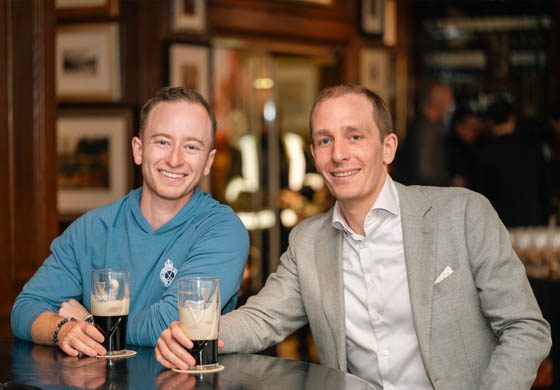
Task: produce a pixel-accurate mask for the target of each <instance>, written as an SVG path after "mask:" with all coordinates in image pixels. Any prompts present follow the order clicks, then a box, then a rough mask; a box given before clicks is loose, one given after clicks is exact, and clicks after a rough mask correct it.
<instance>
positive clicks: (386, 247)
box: [332, 175, 432, 390]
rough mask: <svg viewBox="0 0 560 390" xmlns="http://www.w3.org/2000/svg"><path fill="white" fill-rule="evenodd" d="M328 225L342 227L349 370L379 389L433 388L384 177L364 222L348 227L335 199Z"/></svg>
mask: <svg viewBox="0 0 560 390" xmlns="http://www.w3.org/2000/svg"><path fill="white" fill-rule="evenodd" d="M332 225H333V227H334V228H336V229H339V230H343V231H344V241H343V269H344V304H345V311H346V318H345V321H346V351H347V356H348V370H349V371H350V372H351V373H353V374H355V375H357V376H359V377H361V378H363V379H365V380H367V381H369V382H371V383H372V384H374V385H375V386H376V387H377V388H379V389H384V390H389V389H399V390H403V389H411V390H424V389H432V385H431V383H430V381H429V379H428V377H427V375H426V371H425V369H424V365H423V363H422V358H421V356H420V349H419V346H418V339H417V337H416V331H415V329H414V321H413V318H412V308H411V304H410V295H409V291H408V281H407V272H406V264H405V259H404V246H403V237H402V226H401V217H400V208H399V197H398V194H397V189H396V188H395V184H394V183H393V180H392V179H391V178H390V177H389V175H387V180H386V181H385V184H384V186H383V189H382V190H381V193H380V194H379V196H378V198H377V200H376V201H375V204H374V205H373V207H372V208H371V210H370V211H369V213H368V215H367V217H366V220H365V222H364V231H365V233H366V236H365V237H364V236H362V235H360V234H357V233H355V232H354V231H352V229H351V228H350V226H349V225H348V224H347V223H346V220H345V219H344V216H343V214H342V211H341V210H340V208H339V205H338V203H337V204H336V205H335V209H334V214H333V221H332Z"/></svg>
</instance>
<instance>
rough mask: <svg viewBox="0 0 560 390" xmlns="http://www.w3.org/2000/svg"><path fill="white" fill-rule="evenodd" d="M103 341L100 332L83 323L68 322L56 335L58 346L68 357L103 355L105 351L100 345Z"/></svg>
mask: <svg viewBox="0 0 560 390" xmlns="http://www.w3.org/2000/svg"><path fill="white" fill-rule="evenodd" d="M103 340H105V338H104V337H103V335H102V334H101V332H100V331H99V330H97V329H96V328H95V326H93V325H91V324H89V323H87V322H85V321H79V322H78V321H69V322H67V323H66V324H64V325H63V326H62V327H61V328H60V332H59V333H58V346H59V347H60V349H62V350H63V351H64V352H65V353H67V354H68V355H70V356H79V355H80V354H85V355H88V356H96V355H105V354H106V353H107V351H106V350H105V348H104V347H103V346H102V345H101V344H100V343H102V342H103Z"/></svg>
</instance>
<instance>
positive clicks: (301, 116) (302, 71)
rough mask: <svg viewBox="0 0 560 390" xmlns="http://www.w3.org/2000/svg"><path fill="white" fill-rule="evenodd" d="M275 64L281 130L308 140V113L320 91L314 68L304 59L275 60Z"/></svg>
mask: <svg viewBox="0 0 560 390" xmlns="http://www.w3.org/2000/svg"><path fill="white" fill-rule="evenodd" d="M276 64H277V66H276V85H275V87H276V89H277V91H278V111H279V112H280V127H281V129H282V131H283V132H293V133H297V134H301V135H303V136H304V137H307V134H308V133H309V113H310V112H311V108H312V107H313V102H314V101H315V98H316V97H317V94H318V92H319V74H318V71H317V65H316V64H314V63H313V62H312V61H311V60H304V59H278V60H277V63H276Z"/></svg>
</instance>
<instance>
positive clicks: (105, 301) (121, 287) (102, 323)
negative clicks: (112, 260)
mask: <svg viewBox="0 0 560 390" xmlns="http://www.w3.org/2000/svg"><path fill="white" fill-rule="evenodd" d="M129 308H130V277H129V274H128V270H125V269H111V268H107V269H96V270H93V271H92V272H91V314H93V322H94V324H95V327H96V328H97V329H98V330H99V331H100V332H101V333H102V334H103V336H104V337H105V341H103V346H104V347H105V349H106V350H107V354H108V355H113V354H118V353H121V352H122V351H123V350H124V349H125V342H126V322H127V319H128V310H129Z"/></svg>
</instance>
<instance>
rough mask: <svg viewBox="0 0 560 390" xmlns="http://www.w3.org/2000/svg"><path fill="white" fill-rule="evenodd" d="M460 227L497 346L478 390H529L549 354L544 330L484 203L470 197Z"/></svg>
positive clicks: (519, 267)
mask: <svg viewBox="0 0 560 390" xmlns="http://www.w3.org/2000/svg"><path fill="white" fill-rule="evenodd" d="M465 221H466V222H465V223H466V227H465V228H466V234H467V249H468V252H469V259H470V266H471V270H472V275H473V277H474V281H475V284H476V288H477V290H478V292H479V298H480V305H481V309H482V312H483V314H484V316H485V317H486V318H487V320H488V321H489V323H490V326H491V328H492V331H493V333H494V334H495V335H496V337H497V338H498V340H499V343H498V345H497V346H496V348H495V350H494V352H493V354H492V356H491V358H490V364H489V365H488V368H487V369H486V372H485V374H484V376H483V378H482V379H481V385H480V389H481V390H482V389H485V390H487V389H496V390H498V389H519V390H521V389H529V388H530V387H531V384H532V382H533V380H534V378H535V374H536V372H537V368H538V366H539V364H540V363H541V361H542V360H543V359H544V358H545V357H546V356H547V354H548V352H549V350H550V347H551V336H550V326H549V324H548V323H547V322H546V321H545V320H544V319H543V317H542V314H541V311H540V309H539V306H538V304H537V302H536V300H535V297H534V295H533V292H532V289H531V286H530V285H529V282H528V280H527V276H526V274H525V269H524V267H523V264H522V263H521V262H520V261H519V259H518V258H517V256H516V254H515V252H514V251H513V249H512V246H511V242H510V239H509V233H508V231H507V230H506V228H505V227H504V225H503V224H502V223H501V221H500V220H499V218H498V216H497V214H496V212H495V211H494V209H493V208H492V206H491V205H490V202H488V200H487V199H486V198H484V197H482V196H479V195H477V194H474V193H472V195H471V197H470V200H469V204H468V206H467V208H466V218H465Z"/></svg>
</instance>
